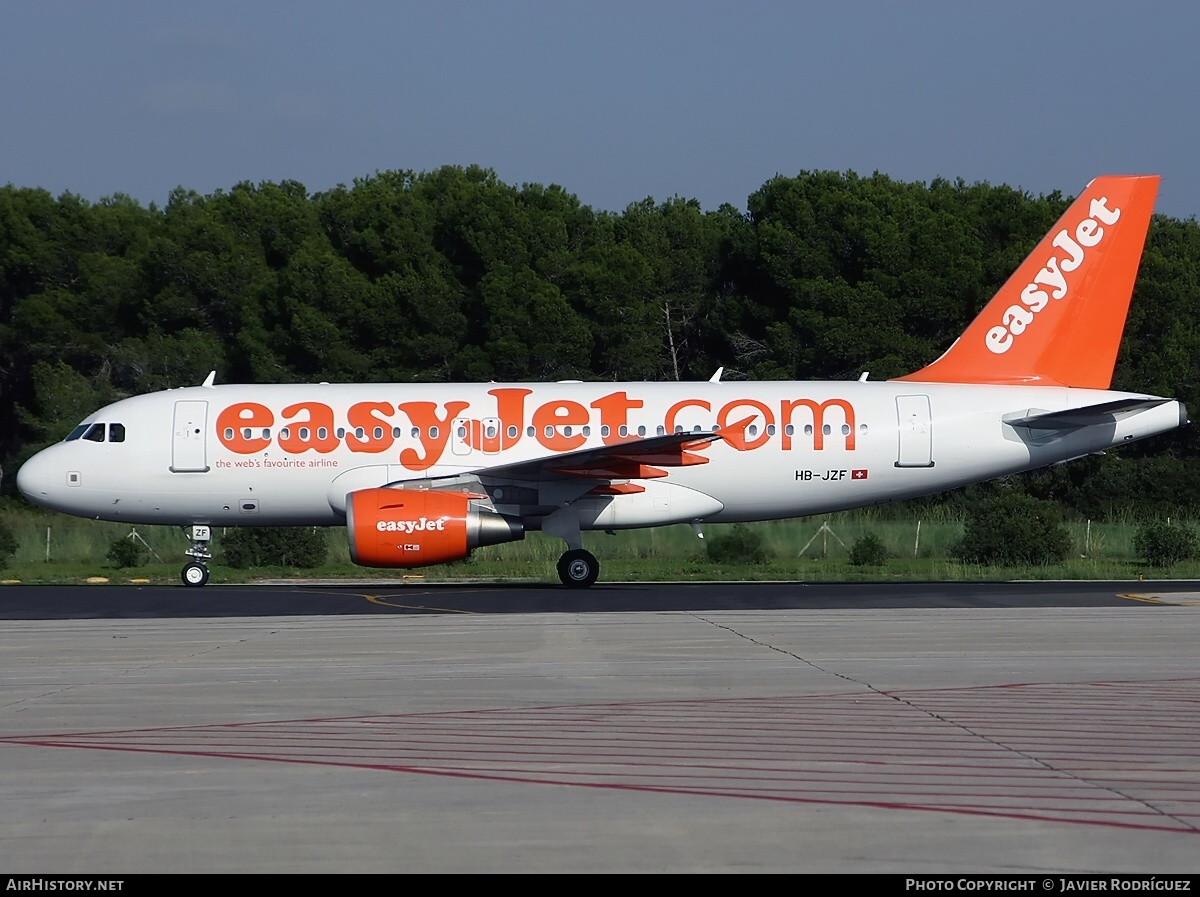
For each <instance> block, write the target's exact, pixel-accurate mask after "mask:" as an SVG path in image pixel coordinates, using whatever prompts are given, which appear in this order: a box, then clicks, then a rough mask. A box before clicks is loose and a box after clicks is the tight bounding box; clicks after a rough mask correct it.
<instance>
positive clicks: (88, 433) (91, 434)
mask: <svg viewBox="0 0 1200 897" xmlns="http://www.w3.org/2000/svg"><path fill="white" fill-rule="evenodd" d="M83 438H84V439H87V440H89V441H91V442H103V441H104V424H92V425H91V426H89V427H88V428H87V430H85V431H84V434H83Z"/></svg>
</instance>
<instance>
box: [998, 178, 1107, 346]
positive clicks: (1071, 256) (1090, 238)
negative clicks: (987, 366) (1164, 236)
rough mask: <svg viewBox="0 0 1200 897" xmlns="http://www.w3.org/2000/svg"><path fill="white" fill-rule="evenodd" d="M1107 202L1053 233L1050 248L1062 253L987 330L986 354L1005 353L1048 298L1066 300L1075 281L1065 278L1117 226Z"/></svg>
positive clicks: (1099, 201) (1091, 207) (1095, 203)
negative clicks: (998, 320)
mask: <svg viewBox="0 0 1200 897" xmlns="http://www.w3.org/2000/svg"><path fill="white" fill-rule="evenodd" d="M1107 203H1108V197H1106V196H1102V197H1100V198H1099V199H1093V200H1092V201H1091V204H1090V205H1089V207H1088V217H1087V218H1084V219H1083V220H1082V221H1080V222H1079V223H1078V224H1077V225H1075V227H1074V228H1073V229H1072V228H1071V227H1069V226H1068V227H1064V228H1063V229H1062V230H1060V231H1059V232H1058V233H1057V234H1055V236H1054V240H1053V242H1052V244H1051V245H1053V246H1054V247H1056V248H1057V249H1059V250H1061V251H1062V253H1063V254H1062V255H1060V254H1059V253H1055V254H1053V255H1051V256H1050V258H1049V259H1047V260H1046V264H1045V265H1044V266H1043V267H1042V269H1041V270H1040V271H1038V273H1037V274H1035V275H1034V278H1033V281H1032V282H1030V283H1029V284H1027V285H1026V286H1025V288H1024V289H1023V290H1021V303H1020V304H1019V305H1018V304H1016V303H1013V304H1012V305H1010V306H1008V308H1006V309H1005V310H1004V313H1003V315H1002V316H1001V322H1000V323H999V324H997V325H996V326H994V327H992V328H991V329H990V330H988V332H987V335H986V336H985V337H984V343H985V345H986V346H987V347H988V351H990V352H993V353H995V354H996V355H1002V354H1003V353H1005V352H1007V351H1008V350H1009V349H1011V348H1012V347H1013V344H1014V343H1015V342H1016V340H1017V339H1019V338H1020V336H1021V334H1022V333H1024V332H1025V330H1026V329H1027V328H1028V327H1029V325H1030V324H1032V323H1033V322H1034V320H1035V316H1036V315H1037V313H1038V312H1040V311H1041V310H1042V309H1044V308H1045V307H1046V306H1047V305H1049V304H1050V300H1051V298H1053V299H1054V300H1055V301H1056V302H1057V301H1059V300H1061V299H1065V298H1066V297H1067V295H1068V293H1069V292H1070V289H1071V282H1072V280H1073V279H1074V278H1068V275H1069V274H1071V273H1072V272H1073V271H1076V270H1078V269H1079V267H1080V266H1081V265H1082V264H1083V263H1084V262H1085V261H1086V260H1087V259H1088V258H1089V254H1088V251H1089V250H1094V249H1095V248H1096V247H1097V246H1099V245H1100V241H1101V240H1103V239H1104V235H1105V233H1107V231H1106V229H1105V228H1106V227H1107V226H1111V225H1113V224H1116V223H1117V219H1119V218H1120V217H1121V210H1120V209H1110V208H1108V205H1107ZM1092 254H1093V255H1094V254H1095V253H1094V252H1093V253H1092ZM1047 291H1049V292H1047Z"/></svg>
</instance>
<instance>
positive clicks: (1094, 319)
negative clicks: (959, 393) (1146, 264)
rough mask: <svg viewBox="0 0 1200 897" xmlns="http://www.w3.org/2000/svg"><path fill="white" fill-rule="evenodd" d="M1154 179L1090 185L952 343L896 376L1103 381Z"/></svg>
mask: <svg viewBox="0 0 1200 897" xmlns="http://www.w3.org/2000/svg"><path fill="white" fill-rule="evenodd" d="M1158 182H1159V178H1158V177H1157V176H1112V177H1101V178H1096V180H1094V181H1092V182H1091V183H1090V184H1088V185H1087V188H1086V189H1085V190H1084V191H1083V193H1081V194H1080V195H1079V198H1078V199H1076V200H1075V202H1073V203H1072V204H1071V207H1070V208H1069V209H1067V211H1066V213H1065V214H1064V215H1063V216H1062V218H1060V219H1059V220H1058V223H1057V224H1055V225H1054V227H1053V228H1052V229H1051V231H1050V233H1048V234H1047V235H1046V236H1045V237H1043V238H1042V241H1041V242H1040V243H1038V245H1037V248H1036V249H1034V250H1033V252H1032V253H1031V254H1030V255H1029V257H1028V258H1027V259H1025V261H1024V262H1022V263H1021V267H1019V268H1017V270H1016V273H1014V274H1013V276H1012V277H1010V278H1009V279H1008V281H1007V282H1006V283H1005V284H1004V286H1003V287H1001V288H1000V292H998V293H997V294H996V295H995V296H994V297H993V298H992V301H991V302H989V303H988V304H987V305H986V306H984V309H983V311H982V312H980V313H979V316H978V317H977V318H976V319H975V320H974V321H972V322H971V325H970V326H969V327H968V328H967V329H966V330H965V331H964V332H963V335H962V336H960V337H959V338H958V339H957V340H956V341H955V342H954V345H952V346H951V347H950V348H949V349H948V350H947V351H946V353H945V354H944V355H943V356H942V357H941V358H939V359H938V360H937V361H935V362H934V363H933V364H931V365H929V366H927V367H924V368H922V369H921V370H919V371H917V372H916V373H913V374H908V375H907V376H904V377H898V378H896V379H898V380H915V381H919V382H933V383H1011V384H1026V385H1046V386H1080V387H1089V388H1092V389H1108V387H1109V386H1110V385H1111V383H1112V375H1113V366H1114V365H1115V364H1116V361H1117V349H1118V348H1119V347H1120V344H1121V333H1122V331H1123V330H1124V329H1125V315H1126V314H1127V312H1128V311H1129V299H1130V296H1131V295H1132V293H1133V282H1134V279H1135V278H1136V277H1137V270H1138V264H1139V263H1140V262H1141V258H1142V249H1143V247H1144V246H1145V243H1146V232H1147V230H1148V229H1149V227H1150V214H1151V212H1153V210H1154V199H1155V196H1156V195H1157V193H1158Z"/></svg>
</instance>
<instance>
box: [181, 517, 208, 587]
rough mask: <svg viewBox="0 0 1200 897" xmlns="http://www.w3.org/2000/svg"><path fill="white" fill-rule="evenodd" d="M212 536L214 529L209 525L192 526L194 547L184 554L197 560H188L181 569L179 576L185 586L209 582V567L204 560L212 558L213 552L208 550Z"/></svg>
mask: <svg viewBox="0 0 1200 897" xmlns="http://www.w3.org/2000/svg"><path fill="white" fill-rule="evenodd" d="M210 538H212V530H211V529H210V528H209V527H207V526H204V525H202V524H197V525H195V526H193V527H192V533H191V542H192V547H191V548H189V549H188V550H187V551H185V552H184V554H186V555H188V557H191V558H195V560H191V561H188V562H187V563H186V564H184V565H183V569H182V570H180V571H179V578H180V579H182V580H183V584H184V585H185V586H202V585H204V584H205V583H206V582H208V567H207V566H205V564H204V562H205V561H207V560H211V559H212V553H211V552H210V551H209V550H208V540H209V539H210Z"/></svg>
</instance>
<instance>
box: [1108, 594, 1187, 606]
mask: <svg viewBox="0 0 1200 897" xmlns="http://www.w3.org/2000/svg"><path fill="white" fill-rule="evenodd" d="M1117 597H1118V598H1125V599H1128V600H1129V601H1141V602H1143V603H1144V604H1165V605H1169V606H1171V607H1200V601H1168V600H1166V599H1164V598H1159V597H1156V596H1154V595H1132V594H1118V595H1117Z"/></svg>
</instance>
